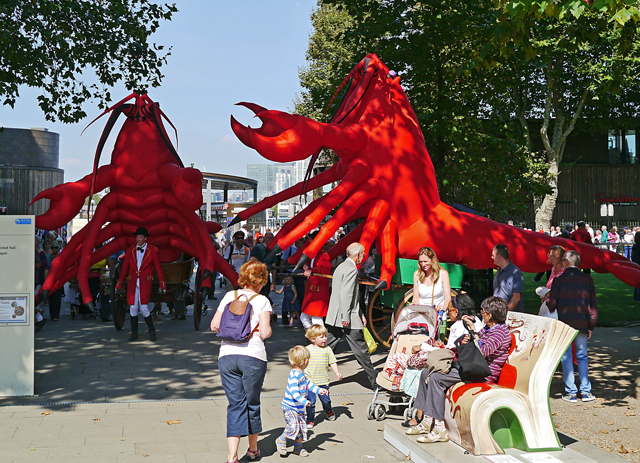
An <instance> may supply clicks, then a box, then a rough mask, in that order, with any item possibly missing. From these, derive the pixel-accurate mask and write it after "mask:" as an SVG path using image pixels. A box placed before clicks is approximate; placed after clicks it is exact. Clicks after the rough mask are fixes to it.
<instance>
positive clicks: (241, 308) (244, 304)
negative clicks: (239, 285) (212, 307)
mask: <svg viewBox="0 0 640 463" xmlns="http://www.w3.org/2000/svg"><path fill="white" fill-rule="evenodd" d="M233 294H234V297H235V299H234V300H233V301H231V302H229V303H228V304H227V305H226V307H225V308H224V310H223V312H222V318H221V320H220V329H219V330H218V337H219V338H220V339H222V340H223V341H228V342H238V343H241V342H247V341H249V339H250V338H251V336H253V333H255V332H256V331H258V326H256V327H255V329H254V330H253V331H252V330H251V314H252V312H253V307H252V306H251V300H252V299H253V298H254V297H256V296H258V295H259V294H254V295H253V296H251V297H250V298H248V297H247V295H246V294H241V295H240V296H238V291H234V293H233ZM243 296H244V298H245V300H244V301H243V300H241V298H242V297H243Z"/></svg>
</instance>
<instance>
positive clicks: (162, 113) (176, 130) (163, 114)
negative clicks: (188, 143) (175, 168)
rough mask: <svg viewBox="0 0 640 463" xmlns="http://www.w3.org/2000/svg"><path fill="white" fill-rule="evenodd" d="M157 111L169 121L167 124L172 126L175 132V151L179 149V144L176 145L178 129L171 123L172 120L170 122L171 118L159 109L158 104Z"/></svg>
mask: <svg viewBox="0 0 640 463" xmlns="http://www.w3.org/2000/svg"><path fill="white" fill-rule="evenodd" d="M158 111H160V115H161V116H162V117H164V118H165V119H166V121H167V122H168V123H169V125H170V126H171V127H173V131H174V132H175V133H176V151H177V150H178V149H179V146H178V129H176V126H175V125H173V122H171V119H169V118H168V117H167V115H166V114H165V113H164V111H162V109H160V106H159V105H158Z"/></svg>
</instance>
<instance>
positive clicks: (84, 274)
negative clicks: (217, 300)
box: [31, 93, 237, 305]
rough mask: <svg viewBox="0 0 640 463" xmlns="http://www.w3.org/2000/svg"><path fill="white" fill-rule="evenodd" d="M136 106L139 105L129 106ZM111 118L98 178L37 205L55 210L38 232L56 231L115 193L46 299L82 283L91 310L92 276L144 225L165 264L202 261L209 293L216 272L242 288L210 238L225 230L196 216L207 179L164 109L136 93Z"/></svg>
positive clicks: (68, 252) (55, 276)
mask: <svg viewBox="0 0 640 463" xmlns="http://www.w3.org/2000/svg"><path fill="white" fill-rule="evenodd" d="M131 99H134V100H135V103H134V104H125V103H127V101H129V100H131ZM110 111H113V113H112V114H111V116H110V118H109V121H108V122H107V125H106V127H105V129H104V131H103V133H102V137H101V138H100V142H99V143H98V148H97V150H96V156H95V161H94V166H93V168H94V170H93V173H92V174H89V175H87V176H85V177H84V178H82V179H81V180H78V181H77V182H71V183H65V184H62V185H58V186H56V187H54V188H49V189H47V190H45V191H43V192H41V193H40V194H39V195H37V196H36V197H35V198H34V199H33V201H32V202H31V203H32V204H33V203H34V202H36V201H38V200H40V199H44V198H48V199H49V200H50V201H51V204H50V207H49V210H48V211H47V212H45V213H44V214H42V215H40V216H37V217H36V227H38V228H40V229H44V230H53V229H56V228H59V227H61V226H63V225H65V224H67V223H68V222H69V221H70V220H71V219H72V218H73V217H74V216H75V215H76V214H77V213H78V212H79V211H80V209H81V208H82V206H83V205H84V202H85V199H86V198H87V197H88V196H90V195H92V193H94V192H98V191H102V190H104V189H105V188H109V193H107V194H106V195H105V196H104V197H103V198H102V200H101V201H100V202H99V203H98V206H97V208H96V211H95V214H94V216H93V218H92V219H91V221H90V222H89V223H88V225H87V226H85V227H84V228H82V229H81V230H80V231H79V232H78V233H76V234H75V235H73V237H72V238H71V240H70V241H69V243H68V244H67V246H66V247H65V248H64V250H63V251H62V252H61V253H60V255H59V256H58V257H57V258H56V259H55V260H54V261H53V264H52V266H51V271H50V272H49V276H48V277H47V280H46V281H45V283H44V285H43V290H44V294H45V297H46V295H47V294H48V293H49V292H50V291H55V290H56V289H58V288H60V287H61V286H63V285H64V283H66V282H67V281H69V280H70V279H71V278H73V277H74V276H77V277H78V283H79V285H80V290H81V292H82V296H83V303H85V304H88V305H92V304H93V301H92V297H91V293H90V291H89V283H88V276H89V269H90V268H91V266H92V265H93V264H95V263H96V262H98V261H100V260H102V259H105V258H107V257H109V256H110V255H112V254H114V253H115V252H117V251H119V250H121V249H126V248H127V247H129V246H131V245H132V244H134V243H135V236H134V231H135V230H136V228H137V227H139V226H144V227H146V228H147V229H148V230H149V233H150V235H151V236H150V238H149V242H150V243H151V244H153V245H154V246H156V247H157V248H158V249H159V251H160V261H161V262H163V263H164V262H172V261H175V260H176V259H178V258H179V257H180V254H181V253H182V252H184V253H186V254H188V255H190V256H193V257H195V258H197V259H198V262H199V266H200V270H199V271H201V272H203V275H202V286H203V287H210V286H211V279H210V278H208V276H210V275H211V273H212V272H213V269H214V268H215V269H216V270H218V271H219V272H220V273H222V274H224V275H225V276H226V277H227V278H229V279H230V280H231V281H232V282H233V284H234V285H235V284H236V282H237V274H236V272H235V271H234V270H233V268H232V267H231V266H230V265H229V264H228V263H227V262H226V261H225V260H223V259H222V258H221V257H220V255H219V254H218V253H217V252H216V250H215V248H214V246H213V243H212V241H211V238H210V236H209V234H210V233H215V232H217V231H219V230H220V229H221V228H222V227H221V226H220V225H219V224H217V223H215V222H207V223H205V222H203V221H202V220H201V219H200V217H199V216H198V215H197V214H196V212H195V211H198V210H199V209H200V207H201V206H202V202H203V200H202V173H201V172H200V171H199V170H198V169H193V168H189V167H186V168H185V167H184V165H183V164H182V160H181V159H180V157H179V156H178V153H177V152H176V150H175V148H174V147H173V145H172V144H171V141H170V140H169V137H168V135H167V132H166V130H165V128H164V126H163V124H162V117H163V116H164V113H162V111H161V110H160V107H159V105H158V104H157V103H154V102H153V101H152V100H151V99H150V98H149V97H148V96H147V95H138V94H135V93H134V94H132V95H130V96H128V97H127V98H125V99H123V100H122V101H120V102H119V103H117V104H115V105H114V106H113V107H111V108H109V109H108V110H107V111H105V112H104V113H103V114H102V115H104V114H106V113H108V112H110ZM121 113H124V114H125V115H126V117H127V119H126V121H125V122H124V125H123V126H122V129H121V130H120V133H119V134H118V137H117V139H116V142H115V147H114V149H113V153H112V155H111V163H110V164H108V165H105V166H102V167H100V168H98V164H99V161H100V155H101V153H102V149H103V147H104V145H105V142H106V140H107V137H108V136H109V133H110V132H111V129H112V128H113V125H114V124H115V122H116V120H117V119H118V116H119V115H120V114H121ZM102 115H101V116H102ZM101 116H99V117H101ZM164 117H165V118H166V116H164ZM94 122H95V121H94ZM107 223H108V224H107ZM105 224H107V225H106V226H105ZM108 240H110V241H109V242H108V243H107V244H106V245H104V246H103V247H101V248H99V249H95V247H96V246H97V245H98V244H101V243H104V242H106V241H108Z"/></svg>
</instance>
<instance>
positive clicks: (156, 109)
mask: <svg viewBox="0 0 640 463" xmlns="http://www.w3.org/2000/svg"><path fill="white" fill-rule="evenodd" d="M151 108H152V114H153V122H154V123H155V124H156V128H157V129H158V132H160V136H161V137H162V141H164V143H165V145H167V148H169V151H171V154H173V157H175V158H176V161H178V164H179V165H180V167H184V164H183V162H182V159H180V156H179V155H178V152H177V151H176V149H175V148H174V147H173V144H171V140H169V135H167V131H166V130H165V128H164V125H162V118H161V114H162V111H160V105H159V104H158V103H153V105H152V106H151ZM165 118H166V119H167V120H168V121H169V118H168V117H167V116H165ZM169 124H171V121H169ZM171 127H173V128H174V130H175V126H174V125H173V124H171ZM177 139H178V131H177V130H176V141H177Z"/></svg>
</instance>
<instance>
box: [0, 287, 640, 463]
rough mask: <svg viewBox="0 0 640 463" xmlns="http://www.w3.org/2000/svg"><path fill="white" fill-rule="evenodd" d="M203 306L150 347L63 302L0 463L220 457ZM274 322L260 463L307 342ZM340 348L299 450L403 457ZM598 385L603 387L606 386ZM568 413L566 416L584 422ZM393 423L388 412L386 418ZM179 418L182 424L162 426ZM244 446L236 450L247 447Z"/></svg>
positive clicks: (2, 423)
mask: <svg viewBox="0 0 640 463" xmlns="http://www.w3.org/2000/svg"><path fill="white" fill-rule="evenodd" d="M222 295H223V290H221V289H216V296H217V297H218V300H219V299H220V298H221V297H222ZM281 297H282V296H279V295H275V301H276V302H281ZM208 303H209V306H210V310H209V314H208V315H207V316H205V317H203V322H202V330H201V331H199V332H196V331H195V330H194V329H193V319H192V317H191V316H188V317H187V320H186V321H172V320H170V319H169V317H168V316H164V317H163V319H164V320H163V321H161V322H157V323H156V328H157V331H158V341H157V342H156V343H151V342H150V341H148V340H147V336H146V331H145V330H146V327H145V326H144V324H142V323H141V325H140V329H141V333H140V334H141V336H140V339H139V340H138V341H137V342H135V343H129V342H128V341H127V338H128V334H129V333H128V321H127V325H126V327H125V329H123V330H122V331H116V330H115V328H114V327H113V324H112V323H110V322H109V323H103V322H101V321H99V320H98V321H96V320H90V319H86V320H83V319H82V318H81V317H78V318H77V319H76V320H71V317H70V315H69V309H68V306H63V311H62V317H61V319H60V322H58V323H52V322H48V323H47V324H46V326H45V327H44V329H43V330H42V331H41V332H40V333H38V334H37V335H36V365H35V367H36V377H35V388H36V394H37V396H35V397H28V398H2V397H0V449H1V450H0V463H10V462H19V463H23V462H25V463H26V462H32V461H33V462H39V463H42V462H52V463H53V462H64V463H75V462H78V463H79V462H82V463H85V462H91V463H102V462H108V463H126V462H138V461H141V462H154V463H156V462H185V463H187V462H188V463H196V462H198V463H200V462H216V463H219V462H223V461H225V458H226V440H225V436H226V433H225V430H226V399H225V397H224V391H223V390H222V387H221V385H220V380H219V376H218V372H217V355H218V346H219V342H218V341H217V340H216V337H215V335H214V334H213V333H211V332H210V331H209V329H208V326H209V322H210V320H211V318H212V315H213V311H214V310H215V308H216V307H217V301H212V300H210V301H208ZM278 308H279V306H278ZM278 308H277V309H276V312H278ZM165 310H166V309H165ZM46 315H47V316H48V311H47V314H46ZM279 322H280V320H278V324H274V325H273V327H274V333H273V336H272V337H271V338H270V339H269V340H268V341H267V351H268V354H269V367H268V370H267V376H266V379H265V384H264V389H263V391H262V419H263V426H264V430H265V431H264V432H263V433H262V434H261V436H260V440H259V442H260V448H261V450H262V452H263V455H264V458H263V461H267V462H269V461H280V456H279V455H278V454H276V453H275V444H274V440H275V438H276V436H278V435H280V434H281V432H282V430H283V427H284V421H283V418H282V416H281V412H280V401H281V399H282V395H283V393H284V386H285V383H286V378H287V375H288V373H289V370H290V367H289V364H288V360H287V354H286V352H287V350H288V349H289V348H290V347H291V346H293V345H295V344H303V345H305V344H306V342H307V341H306V339H305V338H304V333H303V330H302V329H298V328H294V329H285V328H283V327H282V326H281V325H280V324H279ZM596 334H597V336H596V339H595V340H594V343H593V345H594V348H595V349H596V350H597V349H598V345H599V343H602V342H604V344H607V345H608V344H609V343H610V342H611V341H610V338H609V337H610V336H618V334H616V329H609V330H605V329H600V330H598V331H596ZM625 336H626V337H629V336H630V335H628V333H625ZM607 339H609V341H607ZM631 339H637V337H636V338H634V337H633V336H631ZM346 348H348V346H347V344H346V342H343V344H341V345H340V346H339V350H338V354H337V357H338V362H339V366H340V370H341V372H342V374H343V376H344V379H343V380H342V381H341V382H336V383H335V384H332V387H331V391H332V396H333V404H334V409H335V411H336V414H337V416H338V418H337V420H336V421H334V422H329V421H324V420H323V418H322V416H321V415H322V413H319V415H318V418H317V422H316V424H317V426H316V428H314V429H313V431H311V434H310V441H309V442H308V443H307V444H306V448H307V449H308V450H309V451H310V452H311V455H310V457H309V458H307V459H305V461H309V462H314V461H323V463H327V462H329V461H331V460H332V459H333V460H334V461H340V462H342V461H363V462H364V461H367V462H368V461H369V460H374V461H378V462H394V461H406V459H405V457H404V456H403V455H402V454H401V453H400V452H398V451H396V450H395V449H394V448H393V447H392V446H391V445H390V444H388V443H386V442H385V441H384V439H383V423H381V422H377V421H369V420H367V418H366V413H365V410H366V407H367V405H368V404H369V403H370V401H371V399H372V395H371V393H370V391H369V390H368V389H367V387H366V386H365V385H366V383H367V380H366V376H365V375H364V373H363V372H362V371H361V370H360V367H359V365H358V364H357V363H356V361H355V359H354V357H353V355H351V354H350V353H349V352H343V350H344V349H346ZM598 355H599V354H597V351H596V357H597V356H598ZM600 357H602V358H598V359H597V360H596V365H594V367H596V368H598V370H596V371H595V372H594V374H595V375H598V374H599V373H598V372H599V370H600V369H603V370H606V371H610V372H613V371H615V366H614V365H608V364H605V365H602V366H600V367H597V363H598V360H600V361H602V359H603V358H609V354H607V355H604V354H603V355H601V356H600ZM626 357H628V356H626ZM385 358H386V351H384V350H382V351H381V352H380V353H377V354H374V356H373V361H374V365H375V366H376V368H377V369H378V370H381V369H382V365H383V363H384V360H385ZM607 365H608V366H607ZM629 368H630V370H629V371H627V372H626V373H627V374H633V373H634V372H637V365H635V366H633V365H632V366H630V367H629ZM0 374H2V373H1V372H0ZM330 375H332V373H330ZM621 377H622V376H621ZM597 383H598V384H600V387H601V388H602V387H603V386H604V385H605V384H609V383H610V381H598V382H597ZM607 387H608V386H607ZM612 387H613V386H612ZM561 389H562V383H561V380H560V378H559V375H558V374H556V378H555V379H554V381H553V383H552V388H551V392H552V408H553V409H554V411H557V412H558V413H559V414H560V413H562V412H563V408H562V407H565V406H570V404H566V403H563V402H562V401H561V400H560V399H559V396H560V392H561ZM615 390H616V391H617V390H618V389H615ZM596 393H597V394H601V393H602V394H605V395H606V394H607V393H608V392H607V391H606V390H598V391H596ZM612 394H613V393H612ZM609 395H611V394H609ZM607 397H608V396H607ZM613 398H614V397H608V398H607V400H609V401H611V400H612V399H613ZM598 406H599V407H602V406H601V405H598ZM573 407H574V408H572V409H571V410H567V413H569V414H570V415H573V416H575V417H579V418H580V417H581V418H585V416H583V415H580V413H579V411H580V410H578V408H575V406H573ZM580 408H588V407H580ZM584 413H589V414H591V410H587V411H584ZM592 415H595V413H592ZM558 418H560V416H556V419H558ZM400 419H401V418H400V417H399V416H397V415H390V416H388V418H387V422H390V421H394V420H400ZM591 419H593V416H591ZM178 420H179V424H177V423H176V424H168V422H171V421H174V422H175V421H178ZM627 426H631V425H630V424H629V425H627ZM618 445H619V444H618ZM240 448H241V452H242V454H243V453H244V451H245V450H246V448H247V443H246V439H245V440H243V442H242V443H241V447H240ZM580 451H581V450H580ZM371 457H373V458H371ZM288 458H293V459H294V460H295V459H296V458H298V457H296V456H294V455H290V456H289V457H288ZM243 461H247V460H246V459H243Z"/></svg>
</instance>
